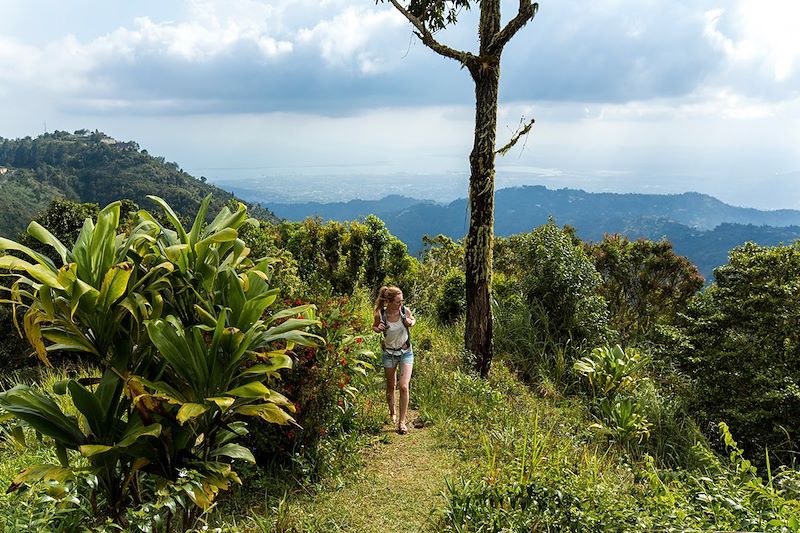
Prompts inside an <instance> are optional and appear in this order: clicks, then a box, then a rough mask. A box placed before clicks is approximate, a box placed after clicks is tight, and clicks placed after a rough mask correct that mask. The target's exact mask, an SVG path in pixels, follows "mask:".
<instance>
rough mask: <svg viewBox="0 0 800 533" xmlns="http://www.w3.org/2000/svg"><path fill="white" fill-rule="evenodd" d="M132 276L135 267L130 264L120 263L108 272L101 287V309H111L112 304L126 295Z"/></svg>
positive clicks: (99, 302)
mask: <svg viewBox="0 0 800 533" xmlns="http://www.w3.org/2000/svg"><path fill="white" fill-rule="evenodd" d="M131 274H133V267H132V266H131V264H130V263H120V264H118V265H115V266H114V267H113V268H111V269H110V270H109V271H108V272H106V275H105V276H104V277H103V283H102V285H101V286H100V298H99V299H98V305H99V306H100V309H109V308H110V307H111V305H112V304H114V303H115V302H116V301H117V300H119V299H120V298H122V296H124V295H125V291H126V289H127V288H128V280H129V279H130V277H131Z"/></svg>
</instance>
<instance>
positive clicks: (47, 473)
mask: <svg viewBox="0 0 800 533" xmlns="http://www.w3.org/2000/svg"><path fill="white" fill-rule="evenodd" d="M74 477H75V474H74V473H73V472H72V469H71V468H64V467H63V466H54V465H33V466H30V467H28V468H26V469H25V470H23V471H22V472H20V473H19V474H17V475H16V476H15V477H14V480H13V481H12V482H11V486H10V487H8V490H7V491H6V492H13V491H15V490H17V489H18V488H19V487H21V486H22V485H23V484H25V483H32V482H35V481H58V482H59V483H63V482H64V481H66V480H68V479H72V478H74Z"/></svg>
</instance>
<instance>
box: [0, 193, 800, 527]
mask: <svg viewBox="0 0 800 533" xmlns="http://www.w3.org/2000/svg"><path fill="white" fill-rule="evenodd" d="M148 201H153V202H154V203H155V204H156V205H158V206H159V208H160V212H159V213H158V214H154V213H150V212H148V211H146V210H139V209H138V208H136V207H135V206H133V204H132V203H122V202H114V203H112V204H110V205H108V206H106V207H104V208H103V209H99V208H98V207H97V206H93V205H87V204H77V203H70V202H66V201H59V202H55V203H53V204H51V206H50V208H49V209H48V210H47V211H46V212H44V213H43V214H42V215H41V216H39V217H38V218H37V219H36V221H35V222H33V223H32V224H31V225H30V226H29V234H28V235H29V237H28V238H26V239H24V240H20V242H15V241H12V240H10V239H1V240H0V247H2V249H3V250H4V251H5V252H6V254H5V255H0V268H2V269H3V279H4V280H5V283H3V285H5V288H4V289H3V293H2V297H3V300H4V301H5V302H4V303H5V305H4V308H5V310H6V312H7V313H8V315H7V317H6V318H7V322H6V325H5V327H6V329H7V330H8V331H5V333H6V334H7V335H12V334H13V335H17V333H16V330H15V329H14V330H12V329H11V328H13V327H14V326H13V324H14V315H16V319H17V321H18V322H19V325H20V329H21V331H22V332H23V333H24V335H25V339H23V340H22V341H20V342H21V343H23V344H24V345H26V346H27V348H26V350H27V351H29V352H32V353H34V354H36V355H37V356H38V360H39V361H40V363H39V366H37V367H29V368H27V369H22V370H20V371H19V372H17V373H15V374H13V375H12V376H9V377H7V378H6V380H5V381H4V382H3V384H2V386H0V389H2V390H3V392H0V485H2V484H4V485H3V486H5V487H9V488H10V489H11V491H10V493H9V494H7V495H5V496H3V497H0V530H9V531H18V530H25V529H26V528H27V529H39V530H47V529H48V528H49V529H50V530H56V531H80V530H93V531H120V530H122V531H132V532H134V531H135V532H138V531H160V532H166V531H185V530H193V529H201V528H203V527H207V528H208V529H211V530H214V529H215V528H218V529H219V530H221V531H282V532H286V531H340V530H342V529H350V530H354V531H385V530H392V531H404V530H406V531H408V530H413V531H418V530H420V529H422V530H431V531H463V532H473V531H474V532H477V531H482V532H483V531H496V532H499V531H603V530H613V531H642V530H648V529H658V530H672V531H681V530H687V529H695V530H748V531H776V532H777V531H781V532H783V531H800V474H798V470H797V468H796V463H795V462H794V461H793V458H794V456H795V455H796V452H797V446H796V444H795V439H796V437H795V435H796V432H797V429H798V428H796V427H795V424H796V420H797V419H798V416H797V415H798V414H800V413H797V412H795V411H796V409H795V407H796V405H795V404H796V403H797V402H796V401H795V400H797V397H798V395H797V394H795V392H796V390H795V389H796V388H797V387H796V386H795V385H794V383H795V382H796V381H797V379H798V378H797V376H796V375H795V370H796V368H797V367H798V365H797V362H798V361H797V353H796V348H797V346H798V343H797V342H795V341H796V337H797V332H796V329H797V328H796V327H795V326H796V323H797V316H796V314H797V312H796V309H797V308H798V306H797V304H798V302H797V301H796V300H797V280H798V279H800V261H798V257H800V254H798V247H797V245H796V244H795V245H792V246H782V247H774V248H766V247H760V246H756V245H747V246H744V247H742V248H739V249H737V250H734V252H732V254H731V257H730V261H729V263H728V264H727V265H725V266H724V267H722V268H720V269H718V270H717V272H716V278H715V281H714V282H713V283H712V284H711V285H710V286H709V287H707V288H705V289H703V290H702V291H700V292H698V290H700V286H701V282H700V279H699V277H698V275H697V271H696V269H694V268H693V267H692V266H691V265H690V264H689V263H688V262H687V261H686V260H685V259H684V258H681V257H680V256H677V255H676V254H675V253H674V251H673V250H672V248H671V247H670V246H669V243H667V242H665V241H661V242H651V241H644V240H641V241H629V240H627V239H625V238H622V237H618V236H609V237H607V238H606V239H605V240H604V241H603V242H601V243H598V244H595V245H587V244H586V243H583V242H581V241H580V239H578V238H577V236H576V234H575V232H574V231H573V230H571V229H570V228H568V227H567V228H560V227H558V226H556V225H555V223H553V222H550V223H548V224H545V225H543V226H541V227H539V228H536V229H534V230H533V231H531V232H529V233H525V234H520V235H517V236H514V237H511V238H508V239H498V241H497V242H496V243H495V250H494V252H495V253H494V261H495V268H496V270H497V272H498V274H497V275H496V276H495V277H494V279H493V299H494V302H493V313H494V317H493V318H494V323H495V328H496V329H495V353H496V359H495V364H493V366H492V369H491V372H490V374H489V376H488V379H481V378H480V377H478V376H476V375H474V374H473V373H472V372H470V371H469V370H467V369H470V368H472V367H473V364H472V362H471V361H469V360H467V359H466V358H465V355H464V344H463V338H464V328H465V322H464V320H463V318H462V316H461V312H462V309H463V306H462V302H463V296H464V292H465V291H464V277H463V269H464V262H463V260H464V251H463V247H462V245H461V243H459V242H454V241H452V240H451V239H449V238H447V237H445V236H442V235H439V236H437V237H433V238H427V239H426V250H425V253H424V254H423V256H422V258H421V259H420V260H417V259H414V258H411V257H410V256H408V254H407V250H406V248H405V246H404V245H403V243H402V242H400V241H399V240H398V239H397V238H396V237H395V236H393V235H392V234H391V233H389V231H388V230H387V229H386V227H385V225H384V224H383V222H382V221H381V220H380V219H378V218H377V217H372V218H370V219H368V220H365V221H364V222H363V223H362V222H353V223H348V224H341V223H336V222H330V223H323V222H322V221H321V220H317V219H310V220H306V221H304V222H302V223H297V222H281V223H271V222H268V221H265V220H255V219H249V218H248V212H247V210H246V208H245V207H244V206H243V205H241V204H231V205H230V206H226V207H222V208H220V210H219V211H218V214H217V215H216V216H209V215H208V211H209V210H210V209H211V205H212V201H211V199H205V200H203V201H202V202H201V203H200V204H199V206H198V208H197V210H196V211H195V212H194V214H193V216H192V218H191V220H189V221H188V222H186V221H184V217H183V216H182V215H181V214H179V213H178V212H176V211H175V210H174V209H173V208H172V207H171V206H170V205H169V203H168V202H166V201H164V200H162V199H159V198H155V197H154V198H152V200H148ZM387 283H397V284H400V286H401V287H402V288H403V290H404V295H405V298H406V304H407V305H408V306H409V307H412V308H413V309H414V311H415V316H417V317H418V323H417V325H416V326H415V329H414V349H415V368H414V375H413V378H412V382H411V404H412V405H411V407H412V410H413V413H414V415H413V417H412V418H411V420H410V421H412V422H413V424H412V426H413V427H412V429H411V432H410V434H409V435H404V436H400V435H394V434H393V433H390V431H391V426H388V424H387V423H388V410H387V408H386V405H385V398H384V394H383V387H384V384H383V379H384V378H383V374H382V371H381V369H380V365H379V364H378V358H377V357H376V353H379V350H380V344H379V341H380V336H379V335H376V334H373V333H371V332H370V330H369V324H370V322H371V317H372V308H371V307H372V305H371V302H372V291H373V290H374V288H375V287H376V286H380V285H382V284H387ZM365 332H369V333H367V334H365ZM4 349H6V350H7V353H10V352H11V351H12V350H14V348H13V346H11V345H9V346H4ZM14 356H15V359H10V358H9V359H4V360H3V363H4V364H5V365H6V366H7V367H8V366H10V365H11V364H12V363H13V362H15V361H19V360H21V359H22V358H21V357H20V354H14ZM30 361H32V362H35V361H36V359H34V358H31V359H30ZM47 365H51V366H47ZM742 391H748V394H742ZM739 443H741V444H739Z"/></svg>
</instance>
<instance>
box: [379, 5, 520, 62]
mask: <svg viewBox="0 0 800 533" xmlns="http://www.w3.org/2000/svg"><path fill="white" fill-rule="evenodd" d="M520 1H523V0H520ZM389 2H390V3H391V4H392V5H393V6H394V7H395V9H397V10H398V11H399V12H400V13H401V14H402V15H403V16H404V17H405V18H407V19H408V21H409V22H410V23H411V24H412V25H413V26H414V27H415V28H416V29H417V31H415V32H414V35H416V36H417V37H419V40H420V41H422V43H423V44H424V45H425V46H427V47H428V48H430V49H431V50H433V51H434V52H436V53H437V54H439V55H440V56H444V57H449V58H450V59H455V60H456V61H458V62H459V63H461V64H462V65H466V64H467V62H468V61H469V60H470V59H474V57H475V56H473V55H472V54H471V53H469V52H462V51H461V50H456V49H455V48H450V47H449V46H447V45H444V44H442V43H440V42H439V41H437V40H436V39H435V38H434V37H433V34H432V33H431V32H430V30H429V29H428V28H426V27H425V23H424V22H422V21H421V20H420V19H419V18H417V17H415V16H414V15H412V14H411V13H410V12H409V11H408V10H407V9H406V8H404V7H403V6H402V5H401V4H400V2H398V1H397V0H389Z"/></svg>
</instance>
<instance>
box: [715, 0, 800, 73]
mask: <svg viewBox="0 0 800 533" xmlns="http://www.w3.org/2000/svg"><path fill="white" fill-rule="evenodd" d="M798 20H800V2H796V1H794V0H740V1H739V2H738V3H737V4H735V5H734V6H733V8H731V9H728V10H725V9H713V10H709V11H707V12H706V35H707V36H708V37H709V39H710V40H711V42H712V43H714V45H715V46H717V47H718V48H719V49H720V50H722V51H724V52H725V54H726V55H727V57H728V59H729V60H730V61H731V63H732V68H741V67H743V66H750V67H753V66H767V67H768V70H769V72H770V74H771V75H772V76H773V79H774V80H775V81H777V82H783V81H786V80H788V79H789V78H790V77H791V76H792V75H794V74H796V73H797V70H798V63H800V37H798V33H797V21H798ZM723 26H724V27H723Z"/></svg>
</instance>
